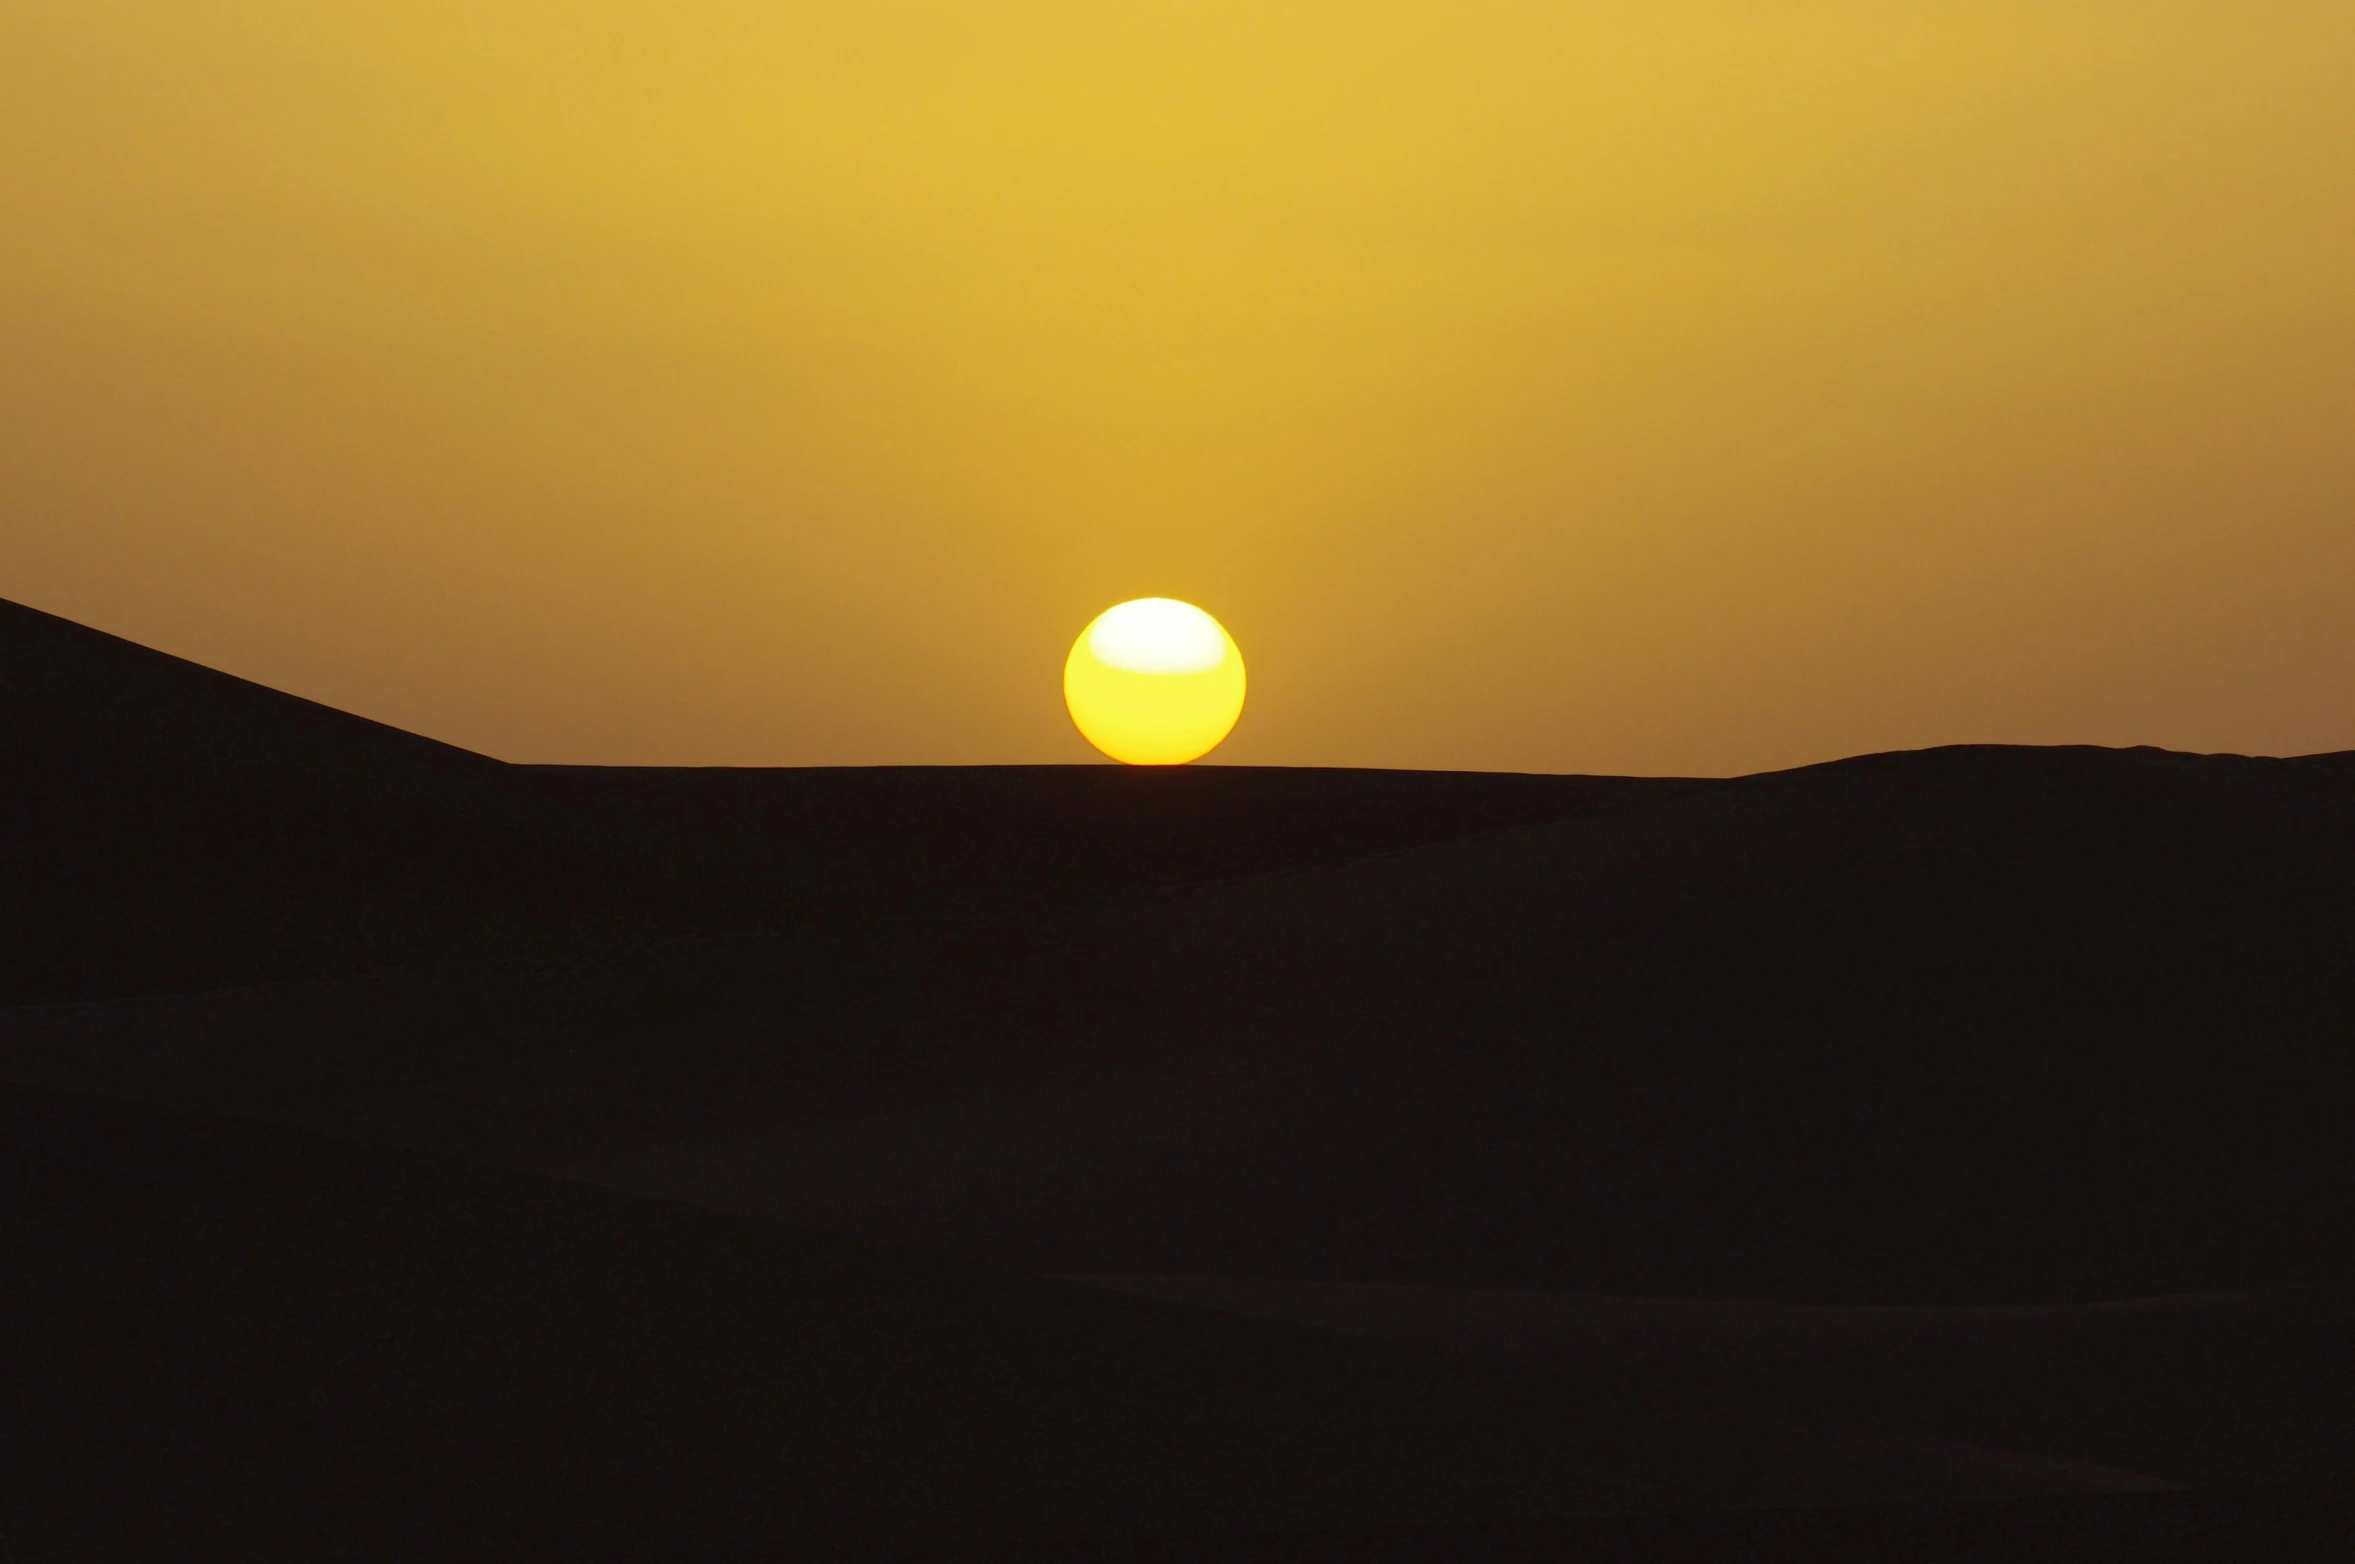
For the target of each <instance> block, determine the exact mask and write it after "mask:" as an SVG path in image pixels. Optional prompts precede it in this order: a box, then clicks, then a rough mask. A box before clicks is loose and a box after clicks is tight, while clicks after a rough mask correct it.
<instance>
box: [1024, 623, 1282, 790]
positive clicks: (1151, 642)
mask: <svg viewBox="0 0 2355 1564" xmlns="http://www.w3.org/2000/svg"><path fill="white" fill-rule="evenodd" d="M1063 704H1064V705H1066V706H1068V707H1070V708H1071V720H1072V721H1073V722H1075V723H1077V724H1079V731H1080V732H1081V733H1083V734H1085V735H1086V736H1087V741H1088V742H1089V743H1090V744H1093V745H1095V746H1096V748H1098V749H1100V750H1102V751H1103V752H1104V753H1105V754H1107V755H1110V756H1111V757H1112V758H1113V759H1114V760H1118V761H1123V762H1125V763H1127V764H1129V765H1132V766H1182V765H1184V764H1185V763H1186V762H1187V761H1189V760H1198V759H1200V758H1201V757H1202V756H1204V755H1207V754H1209V753H1210V752H1211V751H1212V750H1214V749H1216V748H1217V747H1218V744H1219V741H1220V740H1221V739H1223V738H1225V737H1226V736H1227V734H1228V733H1229V732H1231V731H1232V730H1233V729H1234V726H1235V719H1236V718H1237V717H1239V716H1241V715H1242V714H1243V653H1242V652H1241V651H1240V650H1239V649H1238V648H1237V647H1236V645H1235V638H1234V637H1233V636H1231V635H1229V634H1227V632H1226V629H1225V627H1224V626H1222V625H1221V624H1220V623H1219V622H1218V621H1217V620H1215V619H1213V618H1211V617H1210V616H1209V615H1208V614H1206V613H1204V612H1203V611H1202V610H1201V609H1199V608H1196V607H1195V606H1194V605H1193V604H1191V603H1181V602H1179V601H1178V600H1177V599H1175V598H1170V597H1140V598H1137V599H1135V600H1134V601H1131V602H1126V603H1122V604H1120V605H1118V606H1117V607H1114V608H1107V609H1105V610H1104V611H1103V612H1102V613H1100V614H1098V615H1097V616H1096V617H1095V619H1094V621H1093V622H1091V623H1090V624H1089V625H1088V627H1087V628H1086V629H1085V630H1082V631H1081V632H1080V633H1079V639H1078V640H1076V641H1074V642H1072V643H1071V655H1070V656H1069V657H1068V658H1066V659H1065V660H1064V663H1063Z"/></svg>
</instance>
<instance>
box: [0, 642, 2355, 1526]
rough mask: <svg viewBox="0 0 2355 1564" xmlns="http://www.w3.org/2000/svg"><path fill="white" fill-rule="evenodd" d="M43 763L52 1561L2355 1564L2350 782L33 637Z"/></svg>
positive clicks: (36, 972) (9, 974) (18, 769)
mask: <svg viewBox="0 0 2355 1564" xmlns="http://www.w3.org/2000/svg"><path fill="white" fill-rule="evenodd" d="M0 724H4V725H5V730H6V733H7V735H8V740H9V742H8V743H7V745H6V747H5V748H4V749H0V830H4V835H0V841H4V842H5V844H6V851H7V855H8V856H7V860H6V865H5V867H6V874H5V876H4V877H0V935H4V936H5V938H4V939H0V1077H6V1078H9V1079H13V1080H14V1081H17V1082H20V1083H25V1084H23V1085H20V1086H18V1087H13V1088H10V1089H9V1091H8V1092H7V1093H6V1095H5V1100H4V1101H0V1121H4V1122H5V1129H4V1130H0V1152H4V1154H5V1155H6V1157H7V1159H8V1160H7V1163H6V1170H7V1171H6V1185H5V1189H4V1190H0V1210H4V1211H5V1213H6V1216H5V1221H6V1227H5V1234H6V1242H7V1244H8V1245H9V1250H10V1253H9V1255H8V1257H7V1261H6V1265H7V1271H8V1274H9V1275H10V1276H11V1277H12V1278H13V1279H15V1285H14V1286H13V1287H12V1288H11V1290H10V1294H9V1299H8V1303H7V1305H6V1307H7V1310H8V1317H7V1328H8V1331H9V1338H10V1340H11V1341H12V1342H13V1343H14V1345H13V1347H12V1348H11V1349H10V1351H9V1353H8V1359H7V1360H8V1363H9V1371H10V1374H11V1376H12V1380H13V1383H14V1385H15V1387H16V1389H15V1392H14V1394H13V1395H12V1396H11V1397H10V1398H9V1400H8V1402H7V1408H8V1410H7V1413H6V1415H7V1417H8V1419H9V1424H10V1426H9V1427H8V1429H7V1430H6V1433H5V1440H4V1442H0V1453H4V1458H5V1460H6V1463H7V1474H6V1476H7V1483H8V1493H9V1496H10V1499H11V1502H10V1503H9V1504H7V1505H6V1506H5V1508H6V1509H7V1511H8V1514H9V1516H10V1517H11V1519H10V1524H12V1525H14V1526H15V1527H16V1528H17V1529H18V1533H19V1534H20V1535H22V1536H26V1537H31V1536H33V1535H34V1533H35V1532H39V1537H38V1538H37V1539H36V1540H39V1541H40V1542H41V1543H42V1544H43V1546H44V1547H46V1548H49V1549H52V1550H54V1549H56V1548H59V1547H63V1546H65V1545H67V1544H68V1543H70V1542H72V1541H73V1540H74V1539H75V1538H77V1537H80V1538H85V1539H92V1538H103V1537H112V1538H113V1539H115V1541H117V1542H119V1543H121V1545H122V1546H123V1547H124V1548H126V1549H130V1550H131V1552H132V1554H133V1556H145V1557H154V1556H159V1553H158V1551H157V1550H159V1549H163V1550H169V1549H172V1548H179V1549H182V1550H184V1551H193V1552H204V1551H208V1550H210V1551H212V1552H214V1553H216V1554H220V1555H225V1556H240V1557H250V1556H269V1555H268V1552H267V1550H268V1549H276V1550H278V1551H279V1552H281V1553H284V1554H287V1555H289V1556H313V1555H317V1556H352V1557H417V1556H443V1555H447V1556H496V1557H502V1558H527V1557H543V1556H545V1557H567V1558H579V1557H612V1558H638V1557H646V1558H654V1557H674V1556H675V1557H694V1556H711V1557H730V1556H759V1555H765V1554H768V1553H776V1552H784V1553H791V1552H797V1551H798V1552H810V1551H826V1550H840V1549H849V1550H852V1551H860V1550H868V1549H874V1548H890V1547H897V1546H900V1545H903V1544H904V1545H907V1546H919V1547H922V1548H925V1549H933V1550H940V1549H946V1550H948V1551H950V1552H958V1551H960V1550H966V1551H972V1550H980V1551H981V1552H982V1553H986V1554H988V1555H989V1556H996V1555H997V1554H998V1553H1002V1552H1003V1551H1004V1550H1006V1549H1015V1550H1017V1551H1022V1550H1030V1551H1032V1552H1035V1553H1037V1554H1038V1555H1039V1556H1064V1555H1066V1554H1068V1555H1069V1556H1073V1557H1079V1556H1099V1555H1100V1556H1104V1557H1154V1556H1167V1557H1194V1556H1200V1557H1215V1556H1233V1557H1237V1558H1246V1557H1273V1556H1275V1554H1274V1553H1271V1552H1268V1551H1266V1550H1268V1549H1276V1550H1278V1551H1281V1552H1284V1553H1285V1556H1298V1557H1402V1558H1404V1557H1431V1558H1441V1557H1445V1558H1455V1557H1466V1558H1469V1557H1496V1558H1517V1557H1536V1556H1539V1555H1541V1554H1543V1555H1544V1556H1549V1557H1551V1556H1565V1554H1566V1553H1575V1554H1576V1555H1578V1556H1591V1557H1597V1558H1630V1559H1633V1558H1662V1559H1665V1558H1672V1557H1673V1558H1749V1557H1758V1558H1767V1557H1802V1556H1803V1557H1809V1558H1866V1557H1870V1558H1923V1559H1931V1558H1938V1559H1946V1558H1964V1557H1980V1558H1994V1557H2022V1558H2027V1557H2038V1558H2056V1559H2058V1558H2077V1557H2112V1556H2115V1557H2144V1558H2169V1557H2181V1558H2195V1557H2197V1558H2206V1557H2217V1558H2226V1557H2248V1556H2252V1554H2251V1553H2250V1551H2249V1550H2251V1549H2256V1550H2258V1555H2257V1556H2291V1555H2293V1554H2296V1553H2297V1552H2298V1551H2299V1550H2301V1549H2306V1548H2309V1547H2314V1548H2320V1549H2322V1550H2323V1551H2320V1552H2316V1553H2315V1554H2314V1555H2313V1556H2317V1557H2323V1556H2332V1555H2331V1553H2330V1551H2329V1549H2330V1546H2331V1539H2336V1540H2338V1541H2340V1542H2344V1541H2347V1540H2350V1539H2351V1538H2355V1532H2349V1531H2348V1530H2347V1529H2346V1528H2345V1527H2344V1525H2343V1524H2342V1522H2343V1519H2344V1506H2343V1505H2342V1504H2341V1501H2340V1500H2339V1498H2337V1497H2335V1495H2337V1493H2338V1492H2339V1490H2338V1488H2337V1486H2336V1485H2337V1484H2338V1483H2339V1482H2341V1481H2343V1480H2344V1479H2345V1477H2346V1476H2347V1475H2348V1473H2349V1470H2350V1467H2351V1466H2355V1414H2350V1412H2349V1408H2350V1407H2355V1308H2351V1306H2350V1305H2349V1303H2348V1298H2349V1297H2350V1292H2349V1287H2350V1284H2355V1136H2350V1135H2349V1134H2348V1133H2347V1130H2346V1126H2347V1125H2348V1124H2349V1123H2355V1049H2351V1048H2350V1047H2349V1040H2350V1038H2355V960H2350V959H2349V952H2350V951H2355V756H2316V757H2308V758H2304V759H2299V760H2264V759H2250V758H2246V757H2238V756H2190V755H2176V754H2169V753H2165V752H2160V751H2151V750H2135V751H2109V750H2094V749H2058V750H2026V749H2005V748H1991V747H1977V748H1961V749H1949V750H1934V751H1925V752H1919V753H1911V754H1901V755H1884V756H1870V757H1864V758H1861V759H1857V760H1852V761H1844V762H1839V763H1835V764H1832V765H1827V766H1819V767H1812V768H1808V769H1805V770H1802V771H1797V772H1788V773H1780V774H1776V775H1771V776H1762V777H1752V778H1741V779H1735V780H1731V781H1702V780H1681V781H1677V780H1667V781H1664V780H1650V779H1612V778H1578V777H1528V776H1477V775H1452V774H1428V773H1384V772H1346V771H1282V770H1252V769H1248V768H1219V767H1206V768H1192V769H1188V770H1185V771H1181V772H1173V773H1136V772H1128V771H1123V770H1119V769H1117V768H1110V767H1037V768H979V769H966V770H957V769H922V768H918V769H907V770H891V771H880V772H858V771H801V772H759V771H727V772H693V771H631V770H597V769H590V768H534V767H513V766H505V765H502V764H500V763H498V762H495V761H492V760H489V759H486V758H484V757H480V756H475V755H471V754H467V753H465V752H463V751H457V750H453V749H450V748H448V747H447V746H442V745H437V744H433V743H431V742H430V741H427V740H423V739H419V738H415V737H413V736H411V735H408V734H403V733H399V732H396V731H394V730H390V729H386V728H383V727H380V726H378V725H375V724H370V723H366V722H364V721H362V720H360V719H357V718H352V717H349V716H346V715H344V714H342V713H338V712H333V711H329V710H326V709H324V708H321V707H317V706H314V705H311V704H309V703H305V702H301V701H297V700H294V699H292V698H290V697H286V696H283V695H279V694H277V693H275V692H271V691H267V690H263V689H259V688H258V687H255V686H252V685H248V684H244V683H242V682H240V681H236V680H233V679H228V678H225V677H223V676H221V675H218V674H214V673H211V672H209V671H207V670H203V669H200V668H195V667H193V666H191V665H188V664H185V663H181V662H177V661H175V660H173V659H170V658H168V657H163V656H161V655H159V654H156V653H153V652H148V651H145V650H143V649H140V648H137V647H133V646H129V645H127V644H125V643H122V642H120V641H116V640H113V639H112V638H109V637H105V636H102V635H99V634H97V633H95V632H92V631H88V630H85V629H82V628H80V627H78V626H72V625H69V624H66V623H64V622H63V621H59V620H55V619H51V618H48V617H47V616H43V615H39V614H36V613H34V612H32V611H30V610H25V609H18V608H15V607H13V606H9V605H0ZM173 1110H179V1111H173ZM187 1110H197V1112H196V1113H195V1114H193V1115H192V1114H191V1113H190V1112H188V1111H187ZM220 1115H226V1116H227V1117H217V1116H220ZM598 1186H602V1187H598ZM648 1197H654V1198H648ZM1057 1275H1086V1276H1092V1277H1097V1278H1103V1279H1108V1280H1112V1281H1113V1284H1112V1285H1109V1286H1107V1285H1082V1284H1080V1283H1076V1282H1068V1281H1064V1282H1058V1281H1054V1280H1051V1279H1050V1278H1052V1277H1054V1276H1057ZM1117 1279H1124V1280H1117ZM1140 1294H1146V1295H1150V1296H1149V1297H1141V1296H1139V1295H1140ZM53 1474H62V1477H60V1476H57V1475H53ZM2170 1485H2171V1487H2170ZM2285 1485H2287V1486H2285ZM2162 1488H2169V1489H2170V1491H2151V1492H2135V1491H2132V1490H2158V1489H2162ZM1857 1504H1867V1505H1869V1506H1870V1507H1869V1508H1868V1509H1866V1510H1855V1509H1851V1508H1840V1507H1839V1506H1853V1505H1857ZM1827 1506H1830V1508H1827ZM1770 1512H1771V1513H1770ZM42 1528H46V1530H42ZM1312 1534H1313V1535H1312ZM1251 1538H1259V1539H1261V1540H1260V1541H1251V1540H1249V1539H1251ZM1156 1539H1158V1540H1156ZM92 1545H93V1546H95V1545H96V1544H95V1543H93V1544H92ZM2113 1545H2115V1546H2116V1547H2119V1548H2126V1549H2129V1551H2126V1552H2113V1553H2103V1552H2100V1551H2098V1549H2100V1548H2103V1547H2111V1546H2113ZM257 1549H259V1550H264V1551H262V1552H260V1553H257V1552H256V1550H257ZM1157 1549H1158V1550H1162V1551H1161V1552H1158V1553H1157V1552H1156V1551H1155V1550H1157ZM1255 1549H1257V1550H1260V1551H1257V1552H1255V1551H1253V1550H1255ZM600 1550H601V1551H600ZM698 1550H701V1551H700V1552H698ZM993 1550H994V1551H993ZM1073 1550H1078V1551H1076V1552H1074V1551H1073ZM1090 1550H1094V1551H1092V1552H1091V1551H1090ZM1107 1550H1109V1551H1107ZM1123 1550H1126V1551H1123ZM1169 1550H1176V1551H1174V1552H1172V1551H1169ZM1287 1550H1289V1551H1287Z"/></svg>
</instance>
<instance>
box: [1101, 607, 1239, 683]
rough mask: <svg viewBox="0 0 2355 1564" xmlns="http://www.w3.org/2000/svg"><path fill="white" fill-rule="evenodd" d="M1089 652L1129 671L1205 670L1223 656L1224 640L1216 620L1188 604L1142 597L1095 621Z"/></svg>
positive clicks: (1176, 671) (1107, 662)
mask: <svg viewBox="0 0 2355 1564" xmlns="http://www.w3.org/2000/svg"><path fill="white" fill-rule="evenodd" d="M1088 650H1089V651H1091V652H1094V653H1095V654H1096V657H1097V660H1098V661H1100V662H1102V663H1103V664H1104V665H1105V666H1106V667H1109V668H1119V669H1123V670H1125V671H1127V672H1129V673H1207V672H1208V671H1209V670H1211V669H1213V668H1215V667H1217V666H1218V665H1219V664H1220V663H1221V662H1223V661H1225V660H1226V655H1227V638H1226V637H1225V636H1224V635H1222V634H1221V633H1220V632H1219V628H1218V621H1217V620H1215V619H1213V618H1211V617H1210V616H1209V615H1208V614H1206V613H1204V612H1203V611H1202V610H1201V609H1199V608H1196V607H1195V606H1194V605H1193V604H1191V603H1181V602H1178V601H1177V600H1176V599H1174V598H1167V597H1140V598H1138V599H1137V600H1136V601H1135V602H1133V603H1123V604H1121V605H1120V606H1119V607H1118V608H1115V609H1113V610H1111V611H1110V612H1108V613H1106V614H1105V615H1104V616H1103V617H1102V618H1100V619H1098V620H1097V621H1096V622H1095V624H1094V625H1093V626H1092V627H1091V628H1090V629H1089V630H1088Z"/></svg>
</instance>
